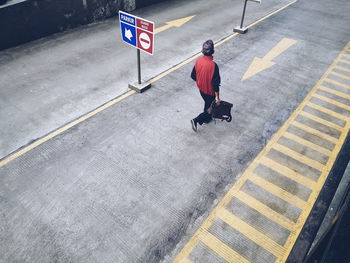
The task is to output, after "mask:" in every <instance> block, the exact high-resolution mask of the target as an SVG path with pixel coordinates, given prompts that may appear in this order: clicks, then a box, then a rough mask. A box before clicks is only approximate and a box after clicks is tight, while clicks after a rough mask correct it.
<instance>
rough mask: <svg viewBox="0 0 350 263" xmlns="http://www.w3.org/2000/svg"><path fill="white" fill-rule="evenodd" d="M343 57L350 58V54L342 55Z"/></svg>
mask: <svg viewBox="0 0 350 263" xmlns="http://www.w3.org/2000/svg"><path fill="white" fill-rule="evenodd" d="M342 56H343V57H349V58H350V54H342Z"/></svg>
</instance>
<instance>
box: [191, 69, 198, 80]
mask: <svg viewBox="0 0 350 263" xmlns="http://www.w3.org/2000/svg"><path fill="white" fill-rule="evenodd" d="M191 78H192V79H193V80H194V81H196V80H197V74H196V69H195V67H193V69H192V73H191Z"/></svg>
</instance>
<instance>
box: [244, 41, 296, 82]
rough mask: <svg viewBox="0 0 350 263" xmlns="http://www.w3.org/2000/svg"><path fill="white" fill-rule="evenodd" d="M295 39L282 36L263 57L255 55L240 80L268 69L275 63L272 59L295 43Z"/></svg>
mask: <svg viewBox="0 0 350 263" xmlns="http://www.w3.org/2000/svg"><path fill="white" fill-rule="evenodd" d="M296 43H297V41H296V40H294V39H289V38H283V39H282V40H281V41H280V42H279V43H278V44H277V45H276V46H274V47H273V48H272V49H271V50H270V51H269V52H268V53H267V54H266V55H265V56H264V57H263V58H257V57H255V58H254V60H253V62H252V63H251V64H250V66H249V67H248V69H247V71H246V72H245V73H244V75H243V77H242V79H241V81H243V80H246V79H248V78H250V77H252V76H254V75H256V74H258V73H259V72H261V71H263V70H265V69H268V68H270V67H272V66H273V65H275V64H276V63H275V62H273V61H272V60H273V59H274V58H276V57H277V56H279V55H280V54H282V53H283V52H285V51H286V50H287V49H289V48H290V47H291V46H293V45H294V44H296Z"/></svg>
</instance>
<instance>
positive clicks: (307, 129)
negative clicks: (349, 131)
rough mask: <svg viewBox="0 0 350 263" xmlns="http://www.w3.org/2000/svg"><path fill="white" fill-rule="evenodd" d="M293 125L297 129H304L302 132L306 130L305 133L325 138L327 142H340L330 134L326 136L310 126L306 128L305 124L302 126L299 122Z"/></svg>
mask: <svg viewBox="0 0 350 263" xmlns="http://www.w3.org/2000/svg"><path fill="white" fill-rule="evenodd" d="M292 125H293V126H295V127H298V128H299V129H302V130H304V131H306V132H308V133H311V134H313V135H316V136H318V137H321V138H323V139H325V140H327V141H330V142H332V143H337V142H338V139H337V138H335V137H333V136H330V135H328V134H325V133H323V132H320V131H319V130H316V129H314V128H311V127H309V126H306V125H305V124H302V123H300V122H298V121H294V122H292Z"/></svg>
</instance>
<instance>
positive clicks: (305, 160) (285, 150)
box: [273, 143, 324, 171]
mask: <svg viewBox="0 0 350 263" xmlns="http://www.w3.org/2000/svg"><path fill="white" fill-rule="evenodd" d="M273 149H275V150H277V151H279V152H281V153H284V154H285V155H287V156H289V157H292V158H293V159H295V160H297V161H299V162H301V163H303V164H306V165H308V166H310V167H312V168H315V169H316V170H319V171H322V169H323V168H324V165H323V164H321V163H320V162H318V161H316V160H313V159H311V158H309V157H307V156H306V155H303V154H300V153H298V152H296V151H294V150H292V149H290V148H288V147H286V146H284V145H281V144H278V143H276V144H275V145H274V146H273Z"/></svg>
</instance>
